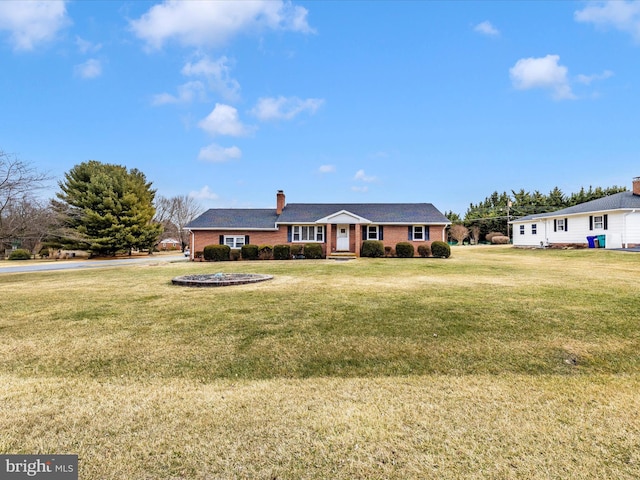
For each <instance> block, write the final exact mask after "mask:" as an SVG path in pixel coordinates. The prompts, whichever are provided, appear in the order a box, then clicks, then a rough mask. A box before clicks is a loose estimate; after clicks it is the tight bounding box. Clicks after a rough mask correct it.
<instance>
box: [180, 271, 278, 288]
mask: <svg viewBox="0 0 640 480" xmlns="http://www.w3.org/2000/svg"><path fill="white" fill-rule="evenodd" d="M272 278H273V275H263V274H260V273H210V274H200V275H182V276H181V277H175V278H173V279H171V283H173V284H174V285H183V286H185V287H228V286H230V285H244V284H246V283H256V282H264V281H265V280H271V279H272Z"/></svg>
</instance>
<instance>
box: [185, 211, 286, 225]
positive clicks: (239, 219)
mask: <svg viewBox="0 0 640 480" xmlns="http://www.w3.org/2000/svg"><path fill="white" fill-rule="evenodd" d="M277 218H278V215H277V214H276V210H275V208H211V209H209V210H207V211H206V212H204V213H203V214H202V215H200V216H199V217H198V218H196V219H195V220H193V221H191V222H189V223H188V224H187V225H186V226H185V228H188V229H189V230H221V229H226V230H232V229H233V230H276V220H277Z"/></svg>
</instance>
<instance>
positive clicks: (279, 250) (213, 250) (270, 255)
mask: <svg viewBox="0 0 640 480" xmlns="http://www.w3.org/2000/svg"><path fill="white" fill-rule="evenodd" d="M196 256H197V255H196ZM202 257H203V258H204V259H205V260H206V261H208V262H223V261H227V260H239V259H243V260H271V259H274V260H289V259H291V258H309V259H318V258H322V245H320V244H319V243H307V244H304V245H302V244H300V245H297V244H296V245H274V246H271V245H253V244H247V245H243V246H242V248H240V249H239V250H232V249H231V248H229V246H227V245H207V246H206V247H204V250H203V252H202Z"/></svg>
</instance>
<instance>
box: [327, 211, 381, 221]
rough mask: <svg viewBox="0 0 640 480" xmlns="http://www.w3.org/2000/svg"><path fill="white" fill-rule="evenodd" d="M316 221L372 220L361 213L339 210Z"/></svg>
mask: <svg viewBox="0 0 640 480" xmlns="http://www.w3.org/2000/svg"><path fill="white" fill-rule="evenodd" d="M339 217H340V218H339ZM316 223H335V224H347V223H371V220H368V219H366V218H364V217H361V216H360V215H356V214H355V213H351V212H349V211H348V210H340V211H339V212H335V213H332V214H331V215H327V216H326V217H323V218H319V219H318V220H316Z"/></svg>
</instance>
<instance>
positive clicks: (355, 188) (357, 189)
mask: <svg viewBox="0 0 640 480" xmlns="http://www.w3.org/2000/svg"><path fill="white" fill-rule="evenodd" d="M351 190H352V191H354V192H360V193H366V192H368V191H369V187H367V186H366V185H365V186H364V187H356V186H354V187H351Z"/></svg>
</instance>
